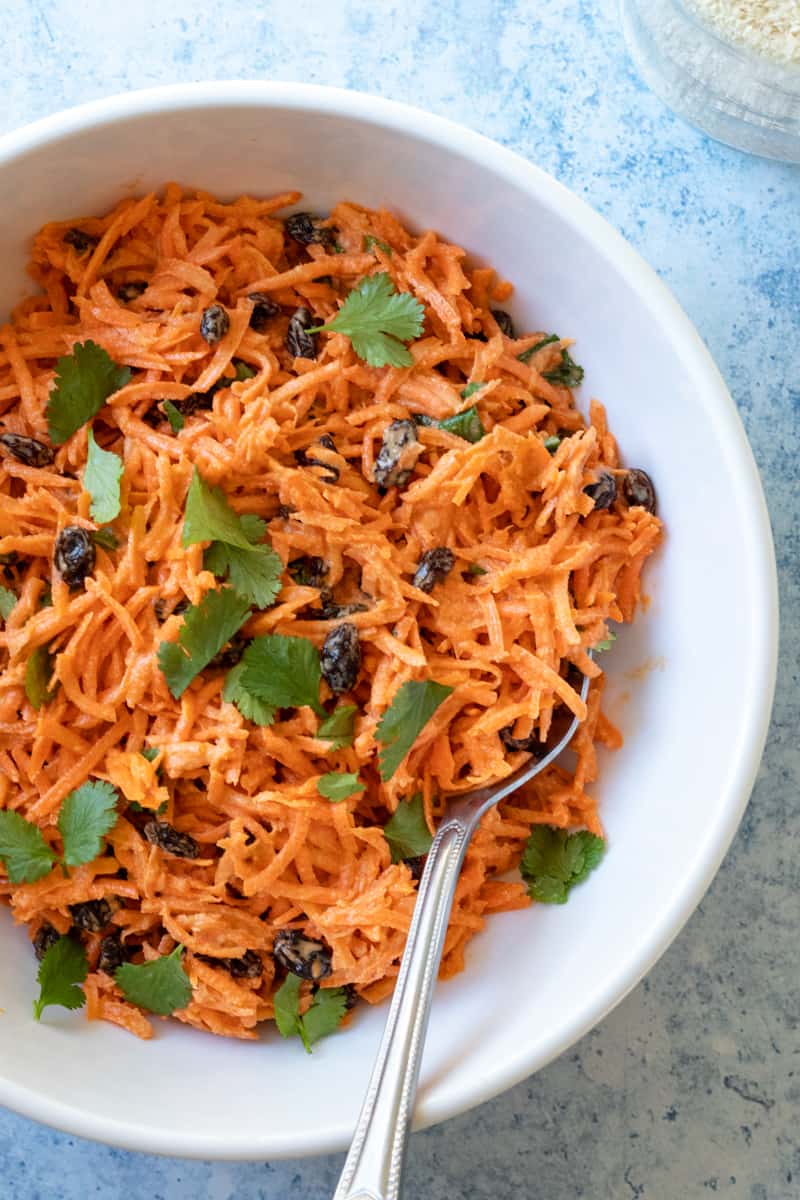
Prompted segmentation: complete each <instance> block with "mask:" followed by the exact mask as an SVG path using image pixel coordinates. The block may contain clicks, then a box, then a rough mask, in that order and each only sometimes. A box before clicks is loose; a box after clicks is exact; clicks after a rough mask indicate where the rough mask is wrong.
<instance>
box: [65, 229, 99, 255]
mask: <svg viewBox="0 0 800 1200" xmlns="http://www.w3.org/2000/svg"><path fill="white" fill-rule="evenodd" d="M64 241H65V242H66V243H67V245H68V246H74V248H75V249H76V250H77V251H78V254H85V253H86V251H87V250H94V248H95V246H96V245H97V243H98V242H99V241H100V238H99V237H95V236H94V235H93V234H91V233H85V232H84V230H83V229H68V230H67V232H66V233H65V234H64Z"/></svg>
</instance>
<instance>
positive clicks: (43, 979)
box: [33, 937, 89, 1021]
mask: <svg viewBox="0 0 800 1200" xmlns="http://www.w3.org/2000/svg"><path fill="white" fill-rule="evenodd" d="M88 974H89V963H88V961H87V959H86V951H85V950H84V948H83V946H82V945H81V944H80V942H76V941H74V940H73V939H72V938H71V937H60V938H59V939H58V941H57V942H54V943H53V945H52V946H51V947H50V949H49V950H48V951H47V952H46V954H45V956H44V958H43V959H42V961H41V963H40V964H39V973H38V975H37V976H36V978H37V980H38V983H39V999H38V1000H34V1002H33V1015H34V1016H35V1018H36V1020H37V1021H38V1020H39V1019H40V1018H41V1015H42V1013H43V1012H44V1010H45V1009H46V1008H47V1007H48V1006H49V1005H51V1004H60V1005H61V1007H62V1008H69V1009H75V1008H83V1006H84V1004H85V1003H86V997H85V995H84V994H83V991H82V989H81V987H80V985H81V984H82V983H83V981H84V979H85V978H86V976H87V975H88Z"/></svg>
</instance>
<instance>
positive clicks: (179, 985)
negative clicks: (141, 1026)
mask: <svg viewBox="0 0 800 1200" xmlns="http://www.w3.org/2000/svg"><path fill="white" fill-rule="evenodd" d="M182 956H183V946H176V947H175V949H174V950H173V951H172V953H171V954H165V955H162V956H161V958H155V959H153V960H152V961H151V962H146V963H139V964H138V965H137V964H135V963H123V964H122V966H121V967H117V970H116V972H115V973H114V979H115V981H116V984H117V987H118V988H119V990H120V991H121V992H122V994H123V996H124V997H125V999H126V1000H130V1002H131V1004H138V1006H139V1008H145V1009H147V1011H148V1012H152V1013H157V1014H158V1015H159V1016H160V1017H168V1016H169V1015H170V1013H173V1012H175V1010H176V1009H179V1008H186V1005H187V1004H188V1003H189V1001H190V1000H191V998H192V985H191V983H190V981H189V976H188V975H187V974H186V972H185V970H184V969H183V964H182V962H181V958H182Z"/></svg>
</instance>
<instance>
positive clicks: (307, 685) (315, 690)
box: [241, 633, 327, 717]
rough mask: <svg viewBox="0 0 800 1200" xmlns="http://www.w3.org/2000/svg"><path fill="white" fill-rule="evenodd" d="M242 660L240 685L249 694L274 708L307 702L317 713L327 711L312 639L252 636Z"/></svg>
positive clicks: (294, 705) (270, 635)
mask: <svg viewBox="0 0 800 1200" xmlns="http://www.w3.org/2000/svg"><path fill="white" fill-rule="evenodd" d="M242 663H243V664H244V667H243V670H242V674H241V686H242V688H243V689H244V691H246V692H249V693H250V695H251V696H255V697H256V699H258V700H262V701H263V702H264V703H265V704H269V705H271V706H273V707H274V708H302V707H303V706H304V705H308V706H309V707H310V708H313V710H314V712H315V713H316V714H317V715H318V716H320V717H325V716H326V715H327V714H326V712H325V709H324V708H323V707H322V705H321V704H320V700H319V686H320V682H321V680H322V671H321V668H320V661H319V651H318V650H317V648H316V646H315V645H314V644H313V643H312V642H309V641H307V640H306V639H305V638H301V637H285V636H284V635H283V634H279V633H268V634H266V635H265V636H264V637H258V638H254V639H253V641H252V642H251V643H250V645H249V646H248V647H247V649H246V650H245V652H244V654H243V655H242Z"/></svg>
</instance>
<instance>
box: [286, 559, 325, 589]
mask: <svg viewBox="0 0 800 1200" xmlns="http://www.w3.org/2000/svg"><path fill="white" fill-rule="evenodd" d="M286 570H287V571H288V572H289V574H290V575H291V577H292V579H293V580H294V581H295V583H297V584H299V585H300V587H313V588H320V587H322V585H323V583H324V582H325V576H326V575H327V574H328V568H327V567H326V565H325V563H324V561H323V560H322V559H321V558H317V556H316V555H315V554H312V555H309V556H307V557H305V558H293V559H292V561H291V562H290V563H289V565H288V566H287V568H286Z"/></svg>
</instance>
